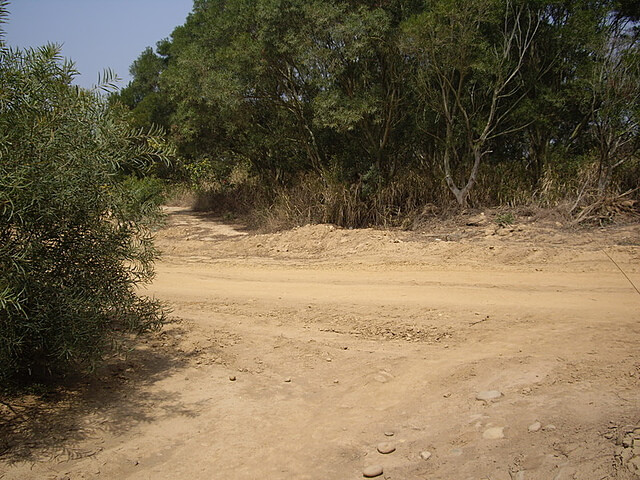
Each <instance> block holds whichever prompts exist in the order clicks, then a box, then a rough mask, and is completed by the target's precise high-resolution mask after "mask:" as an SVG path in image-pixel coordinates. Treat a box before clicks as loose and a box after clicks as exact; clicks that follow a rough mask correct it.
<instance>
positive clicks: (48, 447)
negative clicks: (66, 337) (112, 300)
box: [0, 324, 195, 464]
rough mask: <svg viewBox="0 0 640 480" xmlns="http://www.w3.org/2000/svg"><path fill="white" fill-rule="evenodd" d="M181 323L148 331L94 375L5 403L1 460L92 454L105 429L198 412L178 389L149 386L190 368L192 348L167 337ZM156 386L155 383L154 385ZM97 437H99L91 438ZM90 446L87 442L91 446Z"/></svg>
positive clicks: (0, 418)
mask: <svg viewBox="0 0 640 480" xmlns="http://www.w3.org/2000/svg"><path fill="white" fill-rule="evenodd" d="M180 329H181V327H180V326H179V325H176V324H172V325H168V326H167V327H166V328H165V330H164V331H163V332H160V333H149V334H145V335H143V336H141V337H139V338H138V339H136V340H135V341H134V342H135V343H131V344H129V345H128V347H129V349H130V350H129V351H128V353H127V354H126V355H125V354H122V353H120V354H114V355H112V356H111V358H109V359H107V361H106V362H105V364H104V365H103V366H102V367H101V368H100V369H99V370H98V371H97V372H96V373H95V374H94V375H92V376H84V377H81V376H78V377H76V378H67V379H66V380H65V381H64V383H63V384H59V385H57V386H55V387H54V386H49V387H45V388H43V390H45V393H40V394H37V395H36V394H29V395H23V396H20V397H14V398H11V399H4V401H3V403H0V463H3V462H4V463H8V464H12V463H17V462H24V461H27V462H36V461H43V460H57V461H65V460H70V459H77V458H83V457H89V456H92V455H95V454H96V453H98V452H99V451H100V450H102V448H101V447H100V446H99V442H98V439H99V438H100V437H101V434H103V433H104V432H110V433H113V434H116V435H117V434H118V433H122V432H125V431H127V430H129V429H130V428H132V427H134V426H135V425H138V424H140V423H146V422H152V421H154V420H157V419H158V418H162V417H166V416H176V415H180V416H194V415H195V412H193V411H191V410H190V409H189V408H187V407H186V406H185V404H184V403H182V402H181V401H180V398H178V397H179V396H178V395H177V394H176V393H175V392H168V391H162V390H161V391H159V392H158V391H154V393H150V390H151V389H150V388H148V387H150V386H152V385H153V384H155V383H157V382H159V381H161V380H163V379H164V378H166V377H168V376H170V375H172V374H174V373H175V372H176V371H177V370H180V369H182V368H185V367H186V365H187V363H188V362H190V361H191V358H190V357H191V356H192V354H191V355H190V354H185V353H183V352H180V351H179V350H177V349H175V348H174V347H172V346H169V344H168V343H166V342H165V339H166V338H167V335H175V334H178V333H180ZM154 390H156V389H154ZM92 438H95V439H96V442H93V443H92V442H91V441H87V440H91V439H92ZM87 446H88V447H87Z"/></svg>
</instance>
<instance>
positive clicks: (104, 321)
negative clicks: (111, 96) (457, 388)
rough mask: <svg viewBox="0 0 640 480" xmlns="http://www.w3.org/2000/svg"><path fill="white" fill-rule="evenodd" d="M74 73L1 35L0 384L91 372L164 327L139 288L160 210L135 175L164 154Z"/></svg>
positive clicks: (147, 273)
mask: <svg viewBox="0 0 640 480" xmlns="http://www.w3.org/2000/svg"><path fill="white" fill-rule="evenodd" d="M5 15H6V2H0V17H4V16H5ZM74 75H75V71H74V69H73V65H72V64H71V63H69V62H67V61H64V60H63V59H62V58H61V57H60V54H59V48H58V47H56V46H53V45H47V46H44V47H41V48H35V49H28V50H17V49H10V48H8V47H7V46H6V44H5V43H4V41H3V40H2V38H1V37H0V383H1V384H2V385H6V383H5V382H6V381H7V380H9V379H17V378H27V379H28V378H31V379H34V378H42V375H47V374H50V373H58V372H61V371H64V370H65V369H69V368H77V367H87V366H91V365H92V364H93V362H94V361H95V360H98V359H99V358H100V356H101V355H102V354H103V352H104V349H105V347H109V346H111V342H112V341H113V340H114V339H115V336H114V335H115V334H116V332H127V331H129V332H138V331H141V330H145V329H148V328H152V327H155V326H158V325H159V324H160V323H161V322H162V321H163V316H164V313H163V311H162V308H161V305H159V304H158V303H157V302H156V301H155V300H153V299H149V298H145V297H140V296H138V295H137V294H136V292H135V287H136V285H138V284H139V283H140V282H144V281H147V280H149V279H150V278H151V277H152V275H153V269H152V262H153V259H154V257H155V251H154V249H153V246H152V243H151V234H150V226H151V222H152V221H153V217H154V216H156V215H157V213H158V205H157V202H155V201H154V200H153V198H154V195H153V194H152V193H153V191H152V190H153V188H152V187H153V182H152V181H149V180H138V179H136V178H135V176H132V175H131V174H133V173H135V172H142V171H144V169H145V168H146V165H148V164H149V163H150V162H155V161H158V160H160V159H162V158H166V155H167V154H170V149H168V148H166V146H165V145H164V144H163V140H162V139H161V138H160V137H157V136H156V137H154V136H149V135H143V134H140V133H136V132H134V131H132V130H131V127H130V126H129V124H128V123H127V122H126V120H125V116H123V113H124V112H122V111H120V112H118V111H117V110H115V109H110V108H108V107H107V104H106V101H105V100H104V99H103V97H102V96H101V95H100V94H99V93H97V92H94V91H88V90H83V89H80V88H78V87H74V86H72V85H71V84H70V82H71V80H72V78H73V76H74ZM126 173H129V175H125V174H126Z"/></svg>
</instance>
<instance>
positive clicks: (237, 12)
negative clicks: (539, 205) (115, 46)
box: [111, 0, 640, 224]
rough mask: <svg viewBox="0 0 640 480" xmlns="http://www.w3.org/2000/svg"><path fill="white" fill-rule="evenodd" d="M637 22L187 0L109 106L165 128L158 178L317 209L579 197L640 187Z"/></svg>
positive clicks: (392, 209)
mask: <svg viewBox="0 0 640 480" xmlns="http://www.w3.org/2000/svg"><path fill="white" fill-rule="evenodd" d="M639 19H640V7H639V6H638V3H637V2H634V1H631V0H617V1H611V0H564V1H554V2H550V1H544V0H508V1H505V0H470V1H462V0H312V1H306V0H195V1H194V5H193V11H192V12H191V14H190V15H189V16H188V18H187V20H186V22H185V23H184V24H183V25H181V26H179V27H177V28H176V29H175V30H174V31H173V33H172V35H171V36H170V37H169V38H168V39H165V40H162V41H160V42H158V44H157V46H156V48H155V49H152V48H147V49H146V50H145V51H144V52H142V53H141V55H140V56H139V58H138V59H137V60H136V61H135V62H134V64H133V65H132V67H131V73H132V76H133V80H132V81H131V82H130V83H129V85H128V86H127V87H125V88H123V89H122V90H121V91H120V92H119V93H118V94H117V95H114V96H113V97H112V99H111V100H112V102H121V103H123V104H124V105H126V106H128V107H129V109H131V111H132V122H133V124H134V125H135V126H137V127H145V126H150V125H159V126H162V127H163V128H164V129H165V130H166V131H167V133H168V135H169V136H170V138H171V139H172V141H173V142H174V143H175V144H176V146H177V148H178V151H179V153H180V156H181V158H182V163H181V164H180V166H179V167H180V168H177V167H176V168H174V169H173V171H172V172H165V174H166V175H169V176H170V175H174V176H176V175H178V176H180V175H182V176H183V177H184V176H189V177H190V178H192V179H194V178H195V180H196V181H198V182H200V183H203V182H204V183H207V182H208V184H209V185H215V188H217V189H218V190H220V191H222V190H225V188H226V189H227V190H228V191H231V190H229V189H232V190H233V189H236V191H237V189H238V188H239V187H240V186H241V185H240V184H241V183H242V182H244V183H247V182H249V183H250V184H251V185H252V189H251V191H252V192H254V194H255V192H257V191H258V190H259V191H261V192H270V195H271V196H270V197H269V198H270V201H271V202H272V203H273V202H276V201H277V199H278V198H280V199H282V198H283V195H285V196H286V198H287V199H289V201H292V202H294V203H295V202H296V201H298V202H302V203H304V202H305V200H304V199H300V198H298V199H296V198H295V197H296V194H295V193H293V192H296V191H297V192H298V197H304V196H305V194H300V191H301V189H302V191H304V192H306V197H307V198H306V205H302V206H300V208H298V210H302V209H303V207H304V208H307V207H308V209H309V211H311V210H314V209H315V210H314V211H316V212H317V211H320V214H318V215H315V214H311V213H310V214H309V216H310V217H314V215H315V217H317V218H309V220H322V221H334V222H335V223H341V224H346V223H352V224H368V223H377V222H379V221H380V220H381V218H382V217H384V218H388V217H389V216H394V215H396V216H401V215H402V214H406V213H407V212H408V211H409V210H411V209H416V208H419V207H420V206H421V205H425V204H435V205H442V204H447V203H451V202H455V203H456V204H458V205H459V206H461V207H466V206H469V205H471V206H479V205H497V204H504V203H519V202H525V203H526V202H531V201H533V200H536V199H537V200H539V201H549V202H552V201H557V200H558V199H569V198H571V199H574V200H575V207H578V206H580V205H582V204H584V203H585V202H588V201H589V200H590V199H593V198H595V196H600V197H601V196H603V195H606V194H609V193H611V192H618V193H624V192H629V191H631V192H633V191H634V189H637V188H638V187H639V186H640V183H639V182H640V180H639V177H640V165H639V160H638V147H639V145H640V144H639V142H638V139H639V136H638V125H639V123H638V122H639V119H640V116H639V114H640V110H639V106H640V102H639V99H640V56H639V50H638V45H639V44H638V40H639V36H638V35H639V33H640V27H639V24H638V20H639ZM238 172H243V175H239V174H238ZM238 178H242V180H238ZM251 182H253V183H251ZM304 185H306V186H307V187H306V188H303V187H304ZM309 185H314V187H313V188H311V187H309ZM301 186H302V187H301ZM296 189H297V190H296ZM631 195H633V193H631ZM278 196H279V197H278ZM347 204H348V205H347ZM347 207H349V208H352V209H355V210H357V212H356V213H354V214H353V215H350V216H349V215H347V214H346V213H345V211H346V210H345V209H346V208H347ZM318 208H321V210H317V209H318ZM383 210H384V212H383V213H381V211H383Z"/></svg>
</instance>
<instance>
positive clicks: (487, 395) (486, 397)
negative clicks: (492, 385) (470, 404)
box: [476, 390, 502, 402]
mask: <svg viewBox="0 0 640 480" xmlns="http://www.w3.org/2000/svg"><path fill="white" fill-rule="evenodd" d="M500 397H502V392H500V391H498V390H486V391H484V392H478V394H477V395H476V400H480V401H482V402H491V401H492V400H497V399H498V398H500Z"/></svg>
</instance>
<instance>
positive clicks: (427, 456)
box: [420, 450, 431, 460]
mask: <svg viewBox="0 0 640 480" xmlns="http://www.w3.org/2000/svg"><path fill="white" fill-rule="evenodd" d="M420 458H422V459H423V460H429V459H430V458H431V452H428V451H426V450H425V451H424V452H420Z"/></svg>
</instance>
